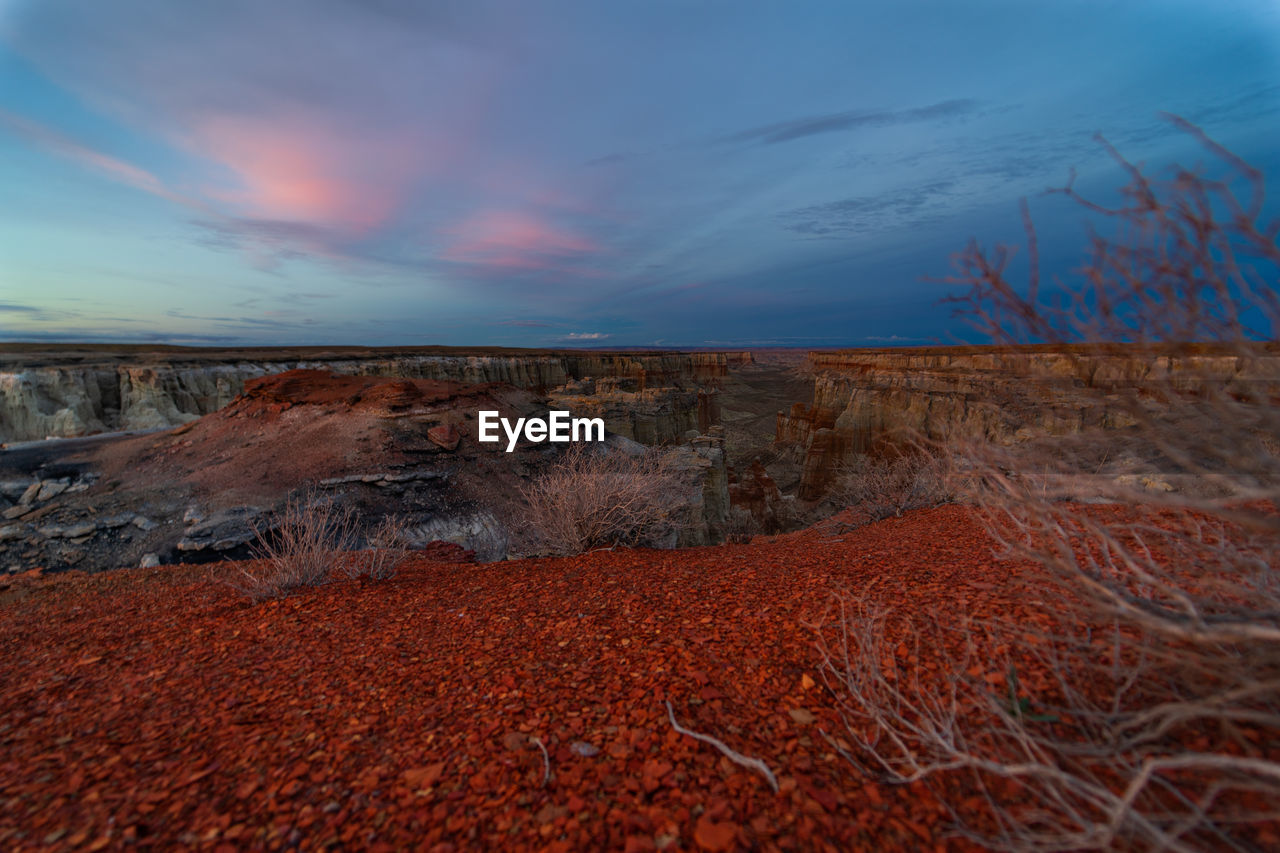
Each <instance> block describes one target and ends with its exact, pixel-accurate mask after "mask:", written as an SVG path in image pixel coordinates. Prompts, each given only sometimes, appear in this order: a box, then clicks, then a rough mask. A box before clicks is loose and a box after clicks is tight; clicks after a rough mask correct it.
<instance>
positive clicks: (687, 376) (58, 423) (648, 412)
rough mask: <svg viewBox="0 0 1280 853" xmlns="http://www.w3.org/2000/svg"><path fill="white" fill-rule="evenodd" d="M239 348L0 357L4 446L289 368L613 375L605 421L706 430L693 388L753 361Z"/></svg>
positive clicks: (159, 411) (554, 379) (450, 375)
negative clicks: (249, 354)
mask: <svg viewBox="0 0 1280 853" xmlns="http://www.w3.org/2000/svg"><path fill="white" fill-rule="evenodd" d="M237 355H238V354H237V353H236V352H235V351H215V352H210V353H199V352H197V353H192V352H191V351H179V352H177V353H174V352H168V351H166V352H161V353H146V352H140V353H138V354H136V355H131V356H129V357H127V358H126V357H123V356H113V355H110V354H94V355H93V356H92V357H88V356H81V357H79V358H72V357H70V356H68V355H65V354H59V353H54V354H52V355H47V354H40V353H32V354H21V355H18V356H12V355H10V356H8V357H6V358H5V359H4V360H3V364H2V365H0V442H19V441H29V440H36V439H42V438H46V437H50V436H54V437H70V436H78V435H88V434H92V433H98V432H113V431H118V430H145V429H153V428H164V427H173V426H179V425H181V424H184V423H188V422H190V421H193V420H195V419H196V418H198V417H200V416H201V415H205V414H209V413H211V412H214V411H217V410H218V409H221V408H222V407H223V406H225V405H227V403H229V402H230V401H231V400H232V399H234V398H235V397H236V395H238V394H240V393H241V392H242V391H243V390H244V384H245V382H246V381H248V380H250V379H254V378H257V377H261V376H266V375H271V374H276V373H281V372H284V371H286V370H294V369H323V370H326V371H329V372H332V373H338V374H345V375H372V376H400V377H405V378H412V379H431V380H437V381H449V382H462V383H466V384H484V383H492V382H501V383H506V384H509V385H513V386H515V387H517V388H522V389H527V390H531V391H534V392H535V393H539V394H546V393H549V392H552V391H554V390H555V389H560V388H564V387H565V386H571V385H572V384H573V383H575V382H579V381H581V380H584V379H613V380H616V381H617V382H618V383H619V384H618V385H617V386H615V397H614V398H613V399H612V400H599V401H596V403H595V404H594V406H593V407H594V408H595V409H596V410H597V411H599V412H600V413H601V414H602V416H605V417H606V423H607V425H609V428H610V429H615V430H616V431H618V432H620V433H622V434H624V435H625V434H633V435H636V436H637V437H638V436H642V435H645V436H647V435H650V434H652V435H655V436H659V437H658V438H656V439H653V440H655V441H666V440H669V439H670V438H671V437H674V436H678V435H679V434H680V433H682V432H683V431H684V430H685V429H688V428H701V429H703V430H704V431H705V429H706V428H707V427H709V426H710V425H711V424H712V423H714V422H715V421H714V415H713V414H712V412H713V409H714V407H713V406H711V405H710V404H709V403H708V402H707V401H706V400H705V399H703V398H700V397H699V396H698V394H697V391H698V389H699V388H701V387H703V386H707V385H709V384H711V383H714V382H715V381H716V380H717V379H719V378H721V377H723V376H724V375H725V374H726V373H727V371H728V368H729V365H730V364H731V363H733V364H738V363H743V362H744V361H749V360H750V354H749V353H734V354H730V353H720V352H694V353H680V352H662V353H646V352H639V353H595V352H543V351H535V350H531V351H526V352H510V351H508V352H501V353H485V354H466V353H465V352H457V353H454V352H439V351H431V352H428V353H419V352H413V351H404V350H394V351H388V350H361V351H359V352H358V354H348V353H333V352H321V351H317V352H314V353H310V352H306V351H293V354H290V353H287V352H286V353H278V352H277V353H273V352H270V351H258V352H255V353H253V355H254V356H255V357H254V358H252V359H247V358H237V357H236V356H237ZM299 356H302V357H299ZM86 362H89V363H86ZM659 389H669V390H668V391H666V392H662V391H660V390H659ZM622 392H626V393H631V394H638V395H644V394H645V392H649V393H648V395H647V396H638V397H635V398H633V402H634V403H635V404H636V406H637V410H636V411H637V415H636V416H634V417H633V416H632V415H631V414H630V411H629V410H627V409H626V405H627V403H628V400H627V399H625V398H623V397H620V396H616V395H617V394H620V393H622ZM565 396H573V393H572V392H571V391H570V392H566V394H565ZM575 414H580V413H578V412H575ZM581 414H586V413H585V412H583V413H581ZM641 440H646V439H641Z"/></svg>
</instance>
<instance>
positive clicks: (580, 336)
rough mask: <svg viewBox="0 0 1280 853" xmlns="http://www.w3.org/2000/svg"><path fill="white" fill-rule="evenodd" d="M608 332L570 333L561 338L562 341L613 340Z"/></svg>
mask: <svg viewBox="0 0 1280 853" xmlns="http://www.w3.org/2000/svg"><path fill="white" fill-rule="evenodd" d="M611 337H613V335H610V334H608V333H606V332H570V333H569V334H567V335H565V336H564V337H562V338H560V340H562V341H603V340H604V339H605V338H611Z"/></svg>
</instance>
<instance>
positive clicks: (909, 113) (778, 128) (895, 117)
mask: <svg viewBox="0 0 1280 853" xmlns="http://www.w3.org/2000/svg"><path fill="white" fill-rule="evenodd" d="M978 108H979V103H978V101H976V100H973V99H971V98H961V99H957V100H951V101H940V102H939V103H936V104H930V105H929V106H925V107H913V108H911V109H905V110H848V111H846V112H841V113H827V114H825V115H816V116H807V117H805V118H798V119H791V120H790V121H781V122H775V123H774V124H766V125H761V126H759V127H752V128H748V129H747V130H742V131H739V132H737V133H733V134H730V135H728V136H725V137H722V138H721V140H720V141H721V142H758V143H760V144H762V145H776V144H777V143H779V142H791V141H792V140H795V139H803V138H804V137H806V136H817V135H818V134H821V133H837V132H839V131H845V130H857V129H860V128H865V127H889V126H891V125H897V124H911V123H914V122H924V121H937V120H939V119H949V118H959V117H963V116H968V115H972V114H973V113H975V112H977V110H978Z"/></svg>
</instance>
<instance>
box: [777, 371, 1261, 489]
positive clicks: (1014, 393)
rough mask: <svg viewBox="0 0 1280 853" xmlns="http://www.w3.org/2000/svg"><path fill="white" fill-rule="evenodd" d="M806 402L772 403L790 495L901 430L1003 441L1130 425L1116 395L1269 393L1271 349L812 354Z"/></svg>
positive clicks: (822, 483)
mask: <svg viewBox="0 0 1280 853" xmlns="http://www.w3.org/2000/svg"><path fill="white" fill-rule="evenodd" d="M809 364H810V366H811V368H812V369H813V370H814V372H815V377H814V385H813V388H814V390H813V400H812V402H811V403H810V404H808V405H805V404H803V403H796V404H794V405H793V406H792V407H791V410H790V411H789V412H779V413H778V421H777V434H776V440H777V441H778V442H783V443H786V442H795V443H799V444H800V445H801V446H802V447H804V449H805V459H804V463H803V472H802V474H801V483H800V488H799V492H798V496H799V497H800V498H801V499H804V500H816V499H817V498H819V497H821V496H822V494H823V491H824V490H825V487H826V485H827V482H828V480H829V479H830V477H831V475H832V473H833V472H834V471H835V470H836V469H837V468H838V467H839V466H840V465H841V464H842V463H844V462H847V461H849V460H850V459H851V457H852V456H853V455H854V454H859V453H862V454H866V453H874V452H875V451H876V450H877V448H878V447H880V446H881V445H883V444H892V443H894V442H895V441H898V440H900V439H901V438H902V437H904V436H907V435H910V434H913V433H914V434H918V435H923V436H926V437H928V438H930V439H935V440H942V439H945V438H948V437H962V438H984V439H988V440H991V441H996V442H1000V443H1006V444H1007V443H1011V442H1015V441H1019V440H1022V439H1024V438H1027V437H1029V436H1031V435H1036V434H1049V435H1067V434H1074V433H1078V432H1082V431H1084V430H1088V429H1094V428H1098V429H1118V428H1123V427H1125V426H1129V425H1131V423H1132V419H1131V415H1130V411H1131V410H1130V409H1128V408H1127V407H1126V406H1123V405H1119V401H1120V399H1121V395H1122V394H1129V393H1130V392H1135V391H1136V392H1137V393H1138V394H1147V393H1149V392H1153V391H1156V390H1158V389H1160V388H1170V389H1176V390H1179V391H1190V392H1195V391H1200V390H1205V389H1206V388H1207V386H1210V385H1212V386H1213V387H1214V388H1218V389H1225V390H1226V391H1227V392H1229V393H1232V394H1236V395H1249V396H1258V397H1262V398H1266V397H1271V396H1275V395H1276V394H1280V352H1277V350H1276V349H1275V348H1274V347H1268V348H1259V349H1258V350H1257V352H1256V354H1252V355H1251V356H1250V357H1248V358H1244V357H1240V356H1238V355H1235V354H1227V353H1215V352H1214V351H1213V349H1212V348H1211V347H1184V348H1179V349H1176V350H1172V351H1168V352H1157V351H1151V350H1140V349H1138V348H1136V347H1127V348H1125V347H1110V348H1107V349H1101V348H1100V349H1098V351H1096V352H1091V351H1087V350H1071V351H1066V350H1060V351H1055V350H1052V349H1049V348H1044V347H1027V348H1022V349H1009V348H994V347H992V348H980V347H964V348H961V347H954V348H931V349H903V350H845V351H840V352H828V353H823V352H814V353H810V355H809Z"/></svg>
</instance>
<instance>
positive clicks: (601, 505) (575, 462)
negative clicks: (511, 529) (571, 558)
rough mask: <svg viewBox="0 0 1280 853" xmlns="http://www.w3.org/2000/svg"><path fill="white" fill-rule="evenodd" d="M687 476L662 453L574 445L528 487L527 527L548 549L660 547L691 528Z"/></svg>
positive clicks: (525, 490)
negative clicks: (681, 530)
mask: <svg viewBox="0 0 1280 853" xmlns="http://www.w3.org/2000/svg"><path fill="white" fill-rule="evenodd" d="M686 491H687V484H686V483H685V481H684V477H683V476H682V475H681V474H680V472H679V471H678V470H677V469H676V468H675V467H674V466H673V465H672V463H671V461H670V458H669V457H668V456H665V455H663V454H661V453H660V452H658V451H656V450H648V451H645V452H643V453H639V454H636V455H631V454H627V453H624V452H621V451H618V450H613V451H609V450H604V449H597V448H595V447H591V446H588V445H585V444H574V445H571V446H570V447H569V448H568V449H567V450H565V451H564V453H563V454H562V455H561V457H560V459H559V460H557V462H556V463H555V464H554V465H552V466H551V467H550V468H548V469H547V470H546V471H545V472H543V473H542V474H541V475H540V476H539V477H538V478H537V479H535V480H534V481H533V482H532V483H530V484H528V485H526V486H524V487H522V488H521V490H520V493H521V496H522V497H523V498H524V500H525V502H526V504H527V509H526V510H525V517H524V519H523V524H524V526H525V527H526V528H527V529H528V530H529V531H530V532H531V533H532V535H533V537H534V539H535V540H536V541H537V542H538V543H539V544H540V545H541V546H542V547H543V548H544V549H545V550H547V551H549V552H552V553H558V554H580V553H582V552H584V551H589V550H592V549H594V548H608V547H614V546H618V545H622V546H631V547H636V546H650V547H653V546H658V545H660V544H662V543H663V542H665V541H666V540H668V539H669V538H670V536H671V535H672V534H673V533H675V532H676V531H677V530H679V528H680V527H681V526H682V525H683V524H684V523H685V520H686V516H687V509H688V501H687V500H686V499H684V497H683V495H684V493H685V492H686Z"/></svg>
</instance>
